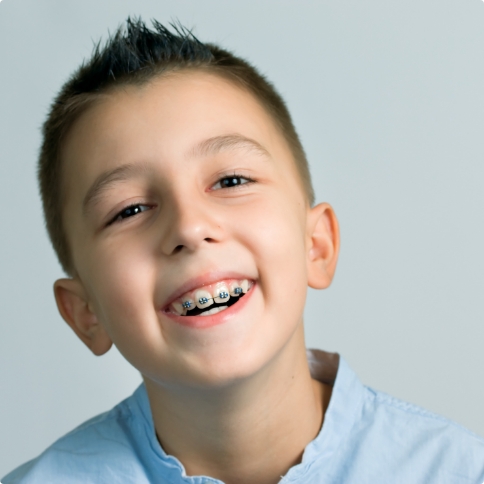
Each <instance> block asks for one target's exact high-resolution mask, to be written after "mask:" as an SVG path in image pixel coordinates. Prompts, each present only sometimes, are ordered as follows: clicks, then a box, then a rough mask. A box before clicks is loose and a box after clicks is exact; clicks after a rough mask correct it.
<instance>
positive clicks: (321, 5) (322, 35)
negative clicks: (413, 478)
mask: <svg viewBox="0 0 484 484" xmlns="http://www.w3.org/2000/svg"><path fill="white" fill-rule="evenodd" d="M128 14H131V15H133V14H134V15H138V14H139V15H142V17H143V18H144V19H145V20H148V19H150V18H152V17H154V18H157V19H158V20H160V21H162V22H168V21H170V20H174V19H179V20H180V21H181V22H182V23H183V24H185V25H186V26H188V27H194V28H195V30H194V31H195V34H196V35H198V36H199V37H200V39H201V40H205V41H213V42H219V43H221V44H222V45H223V46H225V47H226V48H229V49H232V50H234V51H235V52H236V53H238V54H239V55H241V56H243V57H246V58H248V59H249V60H250V61H252V62H253V63H254V64H255V65H256V66H258V67H259V68H260V69H261V70H262V72H264V73H265V74H267V76H268V77H269V79H271V80H272V81H273V82H274V83H275V85H276V86H277V87H278V89H279V90H280V92H281V93H282V95H283V96H284V97H285V99H286V100H287V103H288V105H289V108H290V110H291V112H292V114H293V117H294V121H295V124H296V127H297V129H298V131H299V133H300V135H301V138H302V141H303V144H304V146H305V148H306V151H307V154H308V157H309V160H310V163H311V169H312V174H313V178H314V185H315V188H316V193H317V198H318V200H319V201H328V202H330V203H331V204H332V205H333V207H334V208H335V211H336V213H337V215H338V217H339V222H340V227H341V234H342V247H341V253H340V261H339V266H338V269H337V274H336V278H335V280H334V283H333V285H332V287H331V288H330V289H328V290H326V291H323V292H315V291H311V292H310V294H309V297H308V304H307V311H306V326H307V342H308V346H311V347H319V348H323V349H326V350H330V351H338V352H340V353H341V354H342V355H343V356H344V357H345V358H346V359H347V361H348V362H349V363H350V365H351V366H352V367H353V368H354V369H355V370H356V372H357V373H358V374H359V376H360V377H361V379H362V380H363V382H364V383H365V384H367V385H370V386H372V387H374V388H377V389H379V390H383V391H385V392H387V393H390V394H392V395H394V396H397V397H399V398H402V399H404V400H407V401H410V402H412V403H416V404H418V405H421V406H424V407H426V408H428V409H430V410H432V411H434V412H437V413H439V414H442V415H444V416H447V417H449V418H451V419H453V420H455V421H457V422H458V423H460V424H462V425H464V426H466V427H468V428H469V429H471V430H473V431H474V432H476V433H478V434H481V435H484V411H483V409H484V351H483V339H484V310H483V296H482V291H483V290H484V275H483V274H484V253H483V247H484V243H483V242H484V217H483V210H484V191H483V190H482V186H483V181H484V168H483V162H484V143H483V138H484V137H483V134H484V91H483V88H484V3H483V2H482V1H481V0H406V1H405V2H402V1H396V0H367V1H365V2H362V1H361V0H352V1H348V0H338V1H334V0H320V1H309V0H297V1H296V0H293V1H286V0H277V1H276V0H244V1H238V2H234V1H226V0H225V1H223V0H203V1H200V0H189V1H188V0H187V1H182V0H177V1H168V0H136V1H135V0H111V1H104V0H84V1H82V2H78V1H74V0H58V1H54V0H4V1H3V2H1V3H0V73H1V75H0V88H1V89H0V137H1V142H0V227H1V228H0V230H1V237H0V294H1V304H0V321H1V334H0V390H1V398H0V436H1V439H0V476H2V475H3V474H5V473H6V472H7V471H9V470H11V469H12V468H13V467H15V466H17V465H18V464H20V463H21V462H23V461H25V460H27V459H29V458H32V457H34V456H36V455H37V454H38V453H40V452H41V451H42V450H43V449H44V448H45V447H46V446H47V445H49V444H50V443H52V442H53V441H54V440H55V439H56V438H58V437H60V436H61V435H63V434H64V433H66V432H67V431H69V430H71V429H72V428H74V427H75V426H77V425H78V424H80V423H81V422H83V421H84V420H86V419H88V418H89V417H92V416H94V415H95V414H98V413H100V412H102V411H105V410H108V409H109V408H111V407H112V406H114V405H115V404H116V403H117V402H119V401H120V400H121V399H123V398H125V397H126V396H128V395H130V394H131V393H132V392H133V391H134V389H135V387H136V386H137V385H138V384H139V382H140V381H141V378H140V376H139V375H138V373H137V372H136V371H135V370H134V369H133V368H131V367H130V366H129V365H128V363H126V362H125V361H124V360H123V358H122V357H121V356H120V355H119V353H117V351H116V350H115V349H113V350H112V351H111V352H110V353H108V354H107V355H106V356H103V357H101V358H96V357H94V356H93V355H92V354H91V353H89V351H88V350H87V349H86V348H85V347H84V345H83V344H82V343H81V342H80V341H79V340H78V339H77V338H76V337H75V335H74V333H73V332H72V331H71V330H70V329H69V328H68V327H67V325H66V324H65V323H64V322H63V321H62V320H61V318H60V316H59V315H58V314H57V310H56V307H55V303H54V299H53V295H52V284H53V282H54V280H55V279H56V278H58V277H60V276H61V275H62V273H61V270H60V268H59V266H58V264H57V261H56V259H55V256H54V254H53V252H52V250H51V247H50V245H49V242H48V240H47V237H46V234H45V231H44V228H43V222H42V217H41V209H40V202H39V198H38V195H37V187H36V180H35V163H36V156H37V151H38V147H39V144H40V132H39V127H40V125H41V123H42V121H43V118H44V116H45V114H46V110H47V108H48V106H49V104H50V102H51V100H52V98H53V96H54V95H55V93H56V92H57V90H58V88H59V87H60V85H61V83H62V82H63V81H65V80H66V78H67V76H68V75H69V74H70V72H71V71H72V70H73V69H74V68H75V67H76V66H78V64H79V63H80V61H81V60H82V59H83V58H84V57H86V56H88V55H89V53H90V52H91V48H92V45H93V41H95V40H97V39H99V37H100V36H105V34H106V33H107V31H108V29H109V30H111V31H113V30H114V29H115V28H116V26H117V25H118V24H119V23H120V22H121V21H123V19H125V18H126V16H127V15H128Z"/></svg>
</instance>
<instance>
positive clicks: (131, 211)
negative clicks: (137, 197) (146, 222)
mask: <svg viewBox="0 0 484 484" xmlns="http://www.w3.org/2000/svg"><path fill="white" fill-rule="evenodd" d="M150 208H151V207H150V206H149V205H142V204H140V203H138V204H136V205H130V206H129V207H126V208H124V209H123V210H121V212H119V213H118V214H117V215H116V216H115V217H114V218H113V219H112V220H111V222H109V224H108V225H110V224H112V223H113V222H118V221H120V220H124V219H126V218H130V217H133V216H134V215H138V214H139V213H141V212H146V210H149V209H150Z"/></svg>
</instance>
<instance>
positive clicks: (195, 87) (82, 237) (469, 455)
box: [3, 19, 484, 484]
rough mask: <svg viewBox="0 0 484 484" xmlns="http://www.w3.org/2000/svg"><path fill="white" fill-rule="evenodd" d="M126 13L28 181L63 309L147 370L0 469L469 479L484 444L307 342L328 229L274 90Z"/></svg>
mask: <svg viewBox="0 0 484 484" xmlns="http://www.w3.org/2000/svg"><path fill="white" fill-rule="evenodd" d="M154 27H155V29H154V30H149V29H148V28H147V27H146V26H145V25H144V24H143V23H142V22H141V21H131V20H129V19H128V22H127V29H126V30H123V29H120V30H119V31H118V32H117V33H116V34H115V35H114V36H112V37H111V39H110V40H109V41H108V43H107V44H106V46H105V47H103V48H100V47H98V48H97V49H96V50H95V52H94V54H93V56H92V58H91V60H90V61H89V62H87V63H86V64H85V65H83V66H81V68H80V69H79V70H78V71H77V72H76V73H75V74H74V76H73V77H72V78H71V80H70V81H69V82H68V83H66V85H65V86H64V87H63V89H62V91H61V93H60V94H59V96H58V97H57V99H56V101H55V103H54V104H53V107H52V109H51V112H50V114H49V116H48V119H47V121H46V123H45V125H44V142H43V146H42V150H41V154H40V160H39V180H40V185H41V193H42V198H43V203H44V212H45V217H46V222H47V228H48V231H49V234H50V237H51V240H52V243H53V245H54V248H55V250H56V252H57V255H58V257H59V260H60V262H61V264H62V266H63V268H64V270H65V271H66V273H67V274H68V276H69V277H68V278H65V279H60V280H58V281H56V283H55V285H54V292H55V297H56V301H57V305H58V308H59V311H60V313H61V315H62V317H63V318H64V319H65V321H66V322H67V323H68V324H69V325H70V326H71V328H72V329H73V330H74V332H75V333H76V334H77V336H78V337H79V338H80V339H81V340H82V341H83V342H84V343H85V344H86V345H87V346H88V347H89V348H90V350H91V351H92V352H93V353H94V354H96V355H101V354H103V353H105V352H107V351H108V350H109V349H110V347H111V345H112V344H113V343H114V344H116V346H117V347H118V349H119V350H120V352H121V353H122V354H123V355H124V357H125V358H126V359H127V360H128V361H129V362H130V363H131V364H132V365H133V366H135V367H136V368H137V369H138V370H139V371H140V372H141V374H142V376H143V384H142V385H141V386H140V387H139V388H138V389H137V390H136V392H135V393H134V394H133V395H132V396H131V397H129V398H128V399H126V400H125V401H124V402H121V403H120V404H119V405H117V406H116V407H115V408H114V409H113V410H111V411H110V412H108V413H106V414H103V415H100V416H98V417H95V418H94V419H92V420H90V421H88V422H86V423H84V424H83V425H81V426H80V427H78V428H77V429H75V430H74V431H72V432H71V433H69V434H67V435H66V436H64V437H63V438H61V439H60V440H58V441H57V442H56V443H54V444H53V445H52V446H51V447H50V448H48V449H47V450H46V451H45V452H44V453H43V454H42V455H41V456H39V457H38V458H37V459H34V460H33V461H30V462H28V463H26V464H24V465H23V466H21V467H20V468H18V469H17V470H15V471H13V472H12V473H11V474H9V475H8V476H6V477H5V478H4V479H3V483H4V484H10V483H16V482H22V483H47V482H49V483H50V482H52V483H57V482H58V483H61V482H62V483H65V482H69V483H70V482H74V483H76V482H78V483H83V484H84V483H90V482H92V483H110V484H111V483H125V482H126V483H127V482H130V483H131V482H133V483H173V484H175V483H193V484H195V483H197V484H198V483H219V482H225V483H257V484H266V483H276V482H286V483H289V482H291V483H296V482H297V483H326V482H328V483H329V482H331V483H356V482H358V483H375V482H382V483H387V482H402V483H403V482H405V483H420V482H421V483H447V482H448V483H454V482H462V483H479V484H480V483H481V482H482V481H484V441H483V440H482V439H480V438H479V437H477V436H474V435H473V434H471V433H470V432H468V431H466V430H465V429H462V428H461V427H459V426H457V425H455V424H452V423H451V422H449V421H447V420H445V419H443V418H441V417H437V416H435V415H433V414H430V413H429V412H426V411H424V410H421V409H419V408H417V407H414V406H412V405H409V404H405V403H403V402H401V401H398V400H396V399H393V398H391V397H388V396H386V395H384V394H381V393H378V392H374V391H373V390H370V389H368V388H366V387H364V386H363V385H362V384H361V383H360V382H359V380H358V379H357V377H356V375H355V374H354V373H353V372H352V371H351V370H350V369H349V367H348V366H347V364H346V363H345V361H344V360H343V359H342V358H339V356H338V355H334V354H333V355H332V354H328V353H325V352H322V351H310V352H308V353H306V350H305V347H304V335H303V321H302V314H303V309H304V302H305V293H306V287H307V286H308V285H309V286H310V287H313V288H319V289H324V288H326V287H328V286H329V285H330V283H331V281H332V278H333V276H334V272H335V269H336V262H337V258H338V251H339V230H338V223H337V219H336V216H335V214H334V212H333V210H332V208H331V206H330V205H328V204H326V203H323V204H319V205H314V200H313V199H314V196H313V191H312V187H311V181H310V177H309V170H308V166H307V162H306V159H305V155H304V151H303V149H302V146H301V144H300V142H299V139H298V137H297V134H296V132H295V129H294V127H293V125H292V122H291V118H290V116H289V113H288V112H287V109H286V108H285V106H284V103H283V101H282V100H281V98H280V97H279V95H278V94H277V93H276V91H275V90H274V88H273V87H272V86H271V85H270V84H269V83H268V82H267V81H266V80H265V79H264V78H263V77H262V76H260V75H259V74H258V73H257V72H256V71H255V69H254V68H253V67H251V66H250V65H249V64H247V63H246V62H244V61H242V60H241V59H238V58H236V57H235V56H233V55H232V54H230V53H228V52H226V51H224V50H222V49H219V48H218V47H215V46H213V45H204V44H201V43H200V42H199V41H198V40H197V39H196V38H194V37H193V36H192V35H191V34H190V33H188V32H186V31H185V30H184V29H182V28H180V29H178V30H177V31H176V32H175V33H171V32H169V31H168V30H167V29H165V28H164V27H163V26H162V25H160V24H158V23H156V22H155V23H154Z"/></svg>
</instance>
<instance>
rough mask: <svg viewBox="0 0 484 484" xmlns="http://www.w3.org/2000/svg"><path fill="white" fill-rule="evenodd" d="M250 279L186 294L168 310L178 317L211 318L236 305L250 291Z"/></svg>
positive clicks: (229, 282)
mask: <svg viewBox="0 0 484 484" xmlns="http://www.w3.org/2000/svg"><path fill="white" fill-rule="evenodd" d="M252 285H253V283H252V281H249V280H248V279H242V280H231V281H223V282H218V283H216V284H212V285H209V286H205V287H201V288H199V289H196V290H195V291H191V292H189V293H186V294H184V295H183V296H181V297H180V298H178V299H177V300H176V301H173V302H172V303H171V304H170V305H169V308H168V310H169V311H170V312H172V313H174V314H176V315H177V316H211V315H214V314H217V313H219V312H221V311H224V310H226V309H228V308H229V307H230V306H233V305H234V304H236V303H237V302H238V301H239V300H240V299H241V298H242V297H244V296H245V294H247V292H248V291H250V289H251V287H252Z"/></svg>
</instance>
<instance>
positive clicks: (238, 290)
mask: <svg viewBox="0 0 484 484" xmlns="http://www.w3.org/2000/svg"><path fill="white" fill-rule="evenodd" d="M234 293H235V294H237V295H240V294H242V288H241V287H236V288H235V289H234ZM229 296H230V294H229V293H228V292H225V291H222V292H221V293H220V294H219V295H218V296H216V297H220V298H222V299H225V298H227V297H229ZM214 299H215V298H213V297H201V298H200V299H199V300H198V302H199V303H200V304H207V303H208V301H213V300H214ZM182 306H183V307H184V308H185V309H190V308H191V306H192V303H191V302H190V301H185V302H183V303H182Z"/></svg>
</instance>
